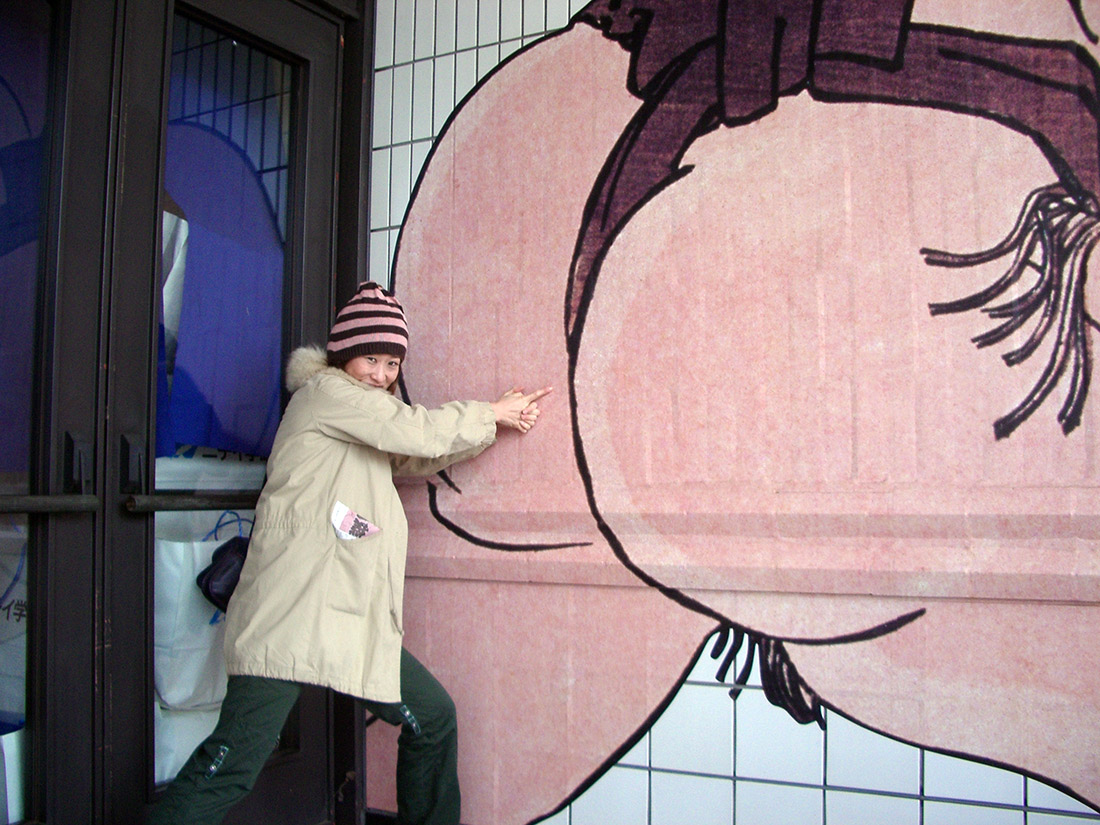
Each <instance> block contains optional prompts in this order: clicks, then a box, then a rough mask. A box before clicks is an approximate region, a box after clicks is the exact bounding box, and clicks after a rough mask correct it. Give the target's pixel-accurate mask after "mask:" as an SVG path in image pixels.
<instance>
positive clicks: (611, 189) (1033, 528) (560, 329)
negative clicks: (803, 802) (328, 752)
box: [368, 0, 1100, 825]
mask: <svg viewBox="0 0 1100 825" xmlns="http://www.w3.org/2000/svg"><path fill="white" fill-rule="evenodd" d="M1096 21H1100V3H1089V2H1080V1H1079V0H1077V1H1075V0H1027V2H1014V3H996V2H992V0H983V2H962V0H915V2H905V1H904V0H772V1H771V2H768V0H762V1H761V2H742V0H635V2H631V1H630V0H621V2H620V1H618V0H598V1H597V2H593V3H590V4H588V5H587V6H585V7H583V8H582V9H581V10H580V11H579V12H578V13H577V14H575V15H574V17H573V20H572V22H571V24H570V25H569V26H568V27H567V28H565V29H564V30H562V31H560V32H558V33H556V34H553V35H551V36H548V37H546V38H545V39H543V40H541V41H539V42H537V43H533V44H531V45H529V46H527V47H526V48H524V49H522V50H521V51H519V52H517V53H516V54H514V55H512V57H510V58H509V59H508V60H507V61H505V63H503V64H502V65H501V66H500V67H498V68H497V69H496V70H495V71H493V72H492V73H491V74H489V75H488V76H487V77H485V78H484V79H483V80H482V82H481V83H479V84H478V86H477V87H476V88H475V89H474V91H473V92H472V93H471V94H470V95H468V96H467V97H466V98H465V99H464V100H463V101H462V103H461V105H460V106H459V107H458V108H457V109H456V110H455V112H454V113H453V115H452V116H451V118H450V120H449V121H448V122H447V124H446V126H445V128H444V129H443V131H442V133H441V134H440V136H439V138H438V140H437V141H436V143H435V145H434V146H433V149H432V152H431V155H430V157H429V159H428V162H427V164H426V165H425V167H424V170H423V172H422V174H421V176H420V178H419V180H418V182H417V184H416V188H415V191H414V196H413V200H412V203H411V205H410V207H409V210H408V212H407V214H406V217H405V220H404V222H403V225H402V230H401V236H400V241H399V245H398V248H397V252H396V256H395V262H394V268H393V273H392V283H393V287H394V289H395V291H396V294H397V295H398V297H399V298H400V299H401V300H402V302H403V303H404V305H405V308H406V311H407V313H408V317H409V319H410V325H415V327H416V333H415V340H416V341H417V349H419V350H420V351H421V352H423V353H424V354H425V355H424V357H422V358H421V357H418V354H417V352H415V351H410V353H409V358H408V361H407V365H406V367H405V369H404V370H403V372H404V375H403V391H404V392H405V394H406V395H407V397H408V398H409V399H411V400H413V401H416V402H419V403H426V404H434V403H438V402H441V401H442V400H444V399H446V398H449V397H459V396H462V397H480V396H483V395H486V394H487V393H490V392H492V391H493V390H494V388H495V387H497V386H498V385H500V386H503V385H505V384H520V385H522V384H527V385H530V386H536V385H538V386H541V385H542V384H553V385H554V386H555V387H556V388H557V391H556V393H555V394H554V395H553V396H551V397H550V398H548V399H547V400H546V402H544V405H543V410H544V412H543V417H542V419H541V421H540V432H537V433H535V434H533V435H532V437H530V438H527V439H523V440H522V443H518V442H519V441H520V440H518V439H517V440H515V441H513V442H509V443H508V444H502V445H500V448H498V449H497V450H496V451H494V452H493V453H492V454H487V455H486V456H484V457H482V458H480V459H478V460H477V461H475V462H471V463H469V464H468V465H464V466H462V467H460V468H457V469H456V470H454V471H453V472H451V473H449V474H447V475H441V476H438V477H435V478H433V479H431V480H429V482H428V483H427V484H425V483H424V482H422V481H421V482H418V483H410V484H407V485H405V486H404V487H403V488H402V494H403V497H404V498H405V501H406V507H407V510H408V512H409V519H410V542H409V546H410V558H409V566H408V573H409V583H408V588H407V591H406V599H407V604H406V616H407V622H406V627H407V628H408V636H407V644H408V645H409V646H410V647H411V648H412V649H413V650H414V651H415V652H416V653H417V654H418V655H421V656H423V657H425V660H426V661H427V662H429V663H430V664H431V666H432V668H433V671H436V672H437V673H438V674H439V675H440V678H441V680H442V681H443V682H444V683H445V684H446V685H447V686H448V689H449V690H450V691H451V693H452V695H453V696H454V697H455V699H456V703H457V705H458V708H459V724H460V727H461V730H462V741H463V756H462V759H461V773H462V779H463V782H464V795H465V798H464V813H463V821H468V822H470V823H472V825H481V824H482V823H502V824H503V823H516V825H519V824H520V823H526V822H534V821H538V820H540V819H543V818H546V817H547V816H549V815H552V814H553V813H554V812H556V811H559V810H561V809H562V808H563V806H565V805H568V804H569V803H570V801H571V800H574V799H576V798H577V797H578V796H579V795H580V794H581V793H583V791H584V790H585V789H586V788H588V787H590V786H591V785H592V783H594V782H595V781H597V780H598V778H599V777H600V776H601V774H603V773H604V772H605V771H606V770H607V769H608V768H609V766H611V765H613V764H614V763H615V761H616V759H618V757H619V756H621V755H622V754H623V753H625V752H626V751H627V750H628V749H629V748H630V747H631V746H632V745H633V744H634V743H636V742H637V741H638V739H639V737H640V736H642V735H643V734H644V733H645V731H646V730H647V729H648V728H649V727H650V726H651V725H652V724H653V723H654V720H655V719H657V718H658V717H659V716H660V713H661V711H662V710H663V708H664V707H666V706H667V704H668V701H669V697H670V696H672V695H673V694H674V693H675V691H676V689H677V687H678V686H679V685H680V684H681V683H682V682H683V680H684V678H685V675H686V673H687V671H688V669H689V668H691V667H692V666H693V663H694V662H695V661H696V659H697V656H699V655H700V654H703V656H702V657H703V658H707V659H709V658H710V657H709V656H707V655H706V654H710V653H712V652H713V655H714V658H713V659H712V660H711V661H712V672H713V675H714V678H715V679H716V680H719V681H725V682H728V683H729V685H730V686H731V687H732V688H733V690H732V695H733V696H734V697H736V696H737V693H738V691H737V687H738V685H739V684H741V683H743V681H744V678H745V675H746V671H747V665H748V664H751V665H752V666H753V667H755V668H757V669H758V672H759V673H760V679H761V683H762V685H763V689H764V693H765V694H766V695H767V698H768V700H769V701H770V702H771V703H772V704H774V705H776V706H778V707H781V708H783V709H784V710H786V711H787V712H788V713H789V714H790V715H791V717H793V718H794V719H796V720H797V721H798V722H801V723H804V724H807V725H822V724H824V720H825V711H828V712H829V713H830V714H832V713H835V714H838V715H840V716H843V717H846V718H847V719H851V720H855V721H857V722H858V723H859V724H860V725H863V726H866V727H867V728H869V729H871V730H873V731H876V732H878V733H880V734H882V735H884V736H888V737H891V738H894V739H897V740H900V741H903V742H907V743H912V744H914V745H917V746H920V747H922V748H927V749H930V750H932V751H936V752H940V753H946V754H953V755H958V756H964V757H966V758H967V759H972V760H975V761H977V762H980V763H984V764H988V765H993V766H999V767H1003V768H1006V769H1011V770H1013V771H1018V772H1020V773H1021V774H1023V775H1025V776H1027V777H1032V778H1034V779H1036V780H1041V781H1042V782H1044V783H1046V784H1048V785H1051V786H1053V787H1055V788H1057V789H1059V790H1061V791H1063V792H1064V793H1066V794H1068V795H1069V796H1071V797H1073V798H1074V799H1076V800H1078V801H1079V802H1080V803H1083V804H1084V805H1086V806H1087V807H1088V808H1089V809H1092V810H1098V811H1100V645H1098V643H1097V641H1096V640H1097V637H1098V634H1100V544H1098V542H1100V495H1098V481H1100V466H1098V462H1100V397H1097V394H1096V392H1095V390H1094V389H1093V388H1092V387H1091V378H1092V355H1091V353H1092V350H1093V347H1094V345H1095V343H1096V341H1097V336H1098V334H1100V324H1098V321H1097V320H1096V318H1097V316H1096V315H1094V313H1096V312H1100V310H1098V309H1097V308H1098V307H1100V283H1097V282H1090V279H1089V274H1090V267H1091V268H1095V264H1094V258H1093V252H1094V248H1095V246H1096V244H1097V241H1098V240H1100V201H1098V196H1100V100H1098V98H1097V89H1098V81H1100V66H1098V63H1097V59H1096V56H1097V54H1100V51H1098V50H1097V47H1096V43H1097V40H1098V39H1097V36H1096V34H1095V33H1094V31H1093V29H1092V28H1091V26H1090V24H1091V23H1095V22H1096ZM482 383H483V384H484V385H482ZM715 634H717V635H715ZM715 639H717V642H715V641H713V640H715ZM705 640H712V641H710V642H709V643H707V645H706V649H705V650H704V649H703V645H704V642H705ZM712 648H713V651H712ZM735 654H737V655H738V656H739V657H740V658H739V660H738V661H739V662H740V663H741V664H738V665H737V666H734V665H733V664H732V663H733V656H734V655H735ZM733 701H737V699H736V698H734V699H733ZM386 748H387V745H386V743H385V742H382V743H381V744H375V745H372V746H371V749H372V756H371V758H372V759H377V760H381V761H382V762H384V761H385V759H386V755H385V754H386ZM371 772H372V773H373V774H374V775H376V776H383V777H384V776H385V774H386V771H385V770H384V769H382V768H375V769H373V770H372V771H371ZM467 789H468V790H467ZM368 793H370V791H369V790H368Z"/></svg>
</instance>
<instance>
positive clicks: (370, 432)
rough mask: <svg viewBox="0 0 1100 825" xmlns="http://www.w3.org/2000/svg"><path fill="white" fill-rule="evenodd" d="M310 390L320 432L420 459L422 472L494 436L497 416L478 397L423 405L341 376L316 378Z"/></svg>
mask: <svg viewBox="0 0 1100 825" xmlns="http://www.w3.org/2000/svg"><path fill="white" fill-rule="evenodd" d="M315 392H316V394H317V395H316V399H315V403H314V404H313V405H312V407H313V417H314V420H315V421H316V423H317V426H318V428H319V429H320V431H321V432H322V433H324V434H325V435H327V436H330V437H331V438H336V439H339V440H341V441H351V442H356V443H360V444H366V445H368V446H370V447H373V448H375V449H376V450H381V451H382V452H384V453H389V454H391V455H393V456H404V457H407V458H409V459H420V460H421V462H420V463H421V465H422V466H423V467H425V468H426V470H425V472H424V473H423V474H425V475H430V474H431V473H432V472H436V471H437V470H436V469H431V466H432V465H433V463H439V466H438V468H437V469H442V468H443V467H446V466H447V465H448V464H451V463H453V462H454V461H456V460H458V459H459V458H461V457H468V456H467V455H466V454H470V455H476V454H477V453H479V452H481V451H482V450H484V449H485V448H486V447H488V446H489V445H490V444H492V443H493V442H494V441H495V440H496V417H495V416H494V415H493V410H492V407H490V406H489V404H488V403H486V402H483V401H452V402H450V403H449V404H444V405H443V406H441V407H437V408H436V409H428V408H426V407H422V406H419V405H411V406H410V405H409V404H406V403H405V402H404V401H402V400H401V399H399V398H396V397H395V396H393V395H390V394H389V393H388V392H384V391H383V390H375V389H363V388H362V387H357V386H354V385H352V384H350V383H348V382H347V381H344V380H342V379H340V378H332V379H329V380H322V381H320V382H318V384H317V386H316V388H315ZM411 463H412V464H414V465H415V462H411ZM410 470H411V472H412V473H413V474H417V470H416V469H415V468H414V467H413V466H410V468H409V470H402V473H405V472H409V471H410ZM395 472H396V465H395Z"/></svg>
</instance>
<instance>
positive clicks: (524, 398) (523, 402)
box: [489, 387, 554, 433]
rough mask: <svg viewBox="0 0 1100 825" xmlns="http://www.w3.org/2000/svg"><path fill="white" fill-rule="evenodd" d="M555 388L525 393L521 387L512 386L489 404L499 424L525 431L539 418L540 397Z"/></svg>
mask: <svg viewBox="0 0 1100 825" xmlns="http://www.w3.org/2000/svg"><path fill="white" fill-rule="evenodd" d="M553 389H554V388H553V387H543V388H542V389H541V390H535V391H534V392H531V393H525V392H524V391H523V389H522V388H520V387H512V389H510V390H508V391H507V392H506V393H504V395H502V396H501V397H500V398H499V399H497V400H496V401H494V402H492V403H491V404H490V405H489V406H491V407H492V408H493V413H495V414H496V417H497V424H499V425H503V426H505V427H510V428H512V429H513V430H519V431H520V432H521V433H525V432H527V431H528V430H529V429H531V428H532V427H533V426H535V422H536V421H537V420H538V417H539V405H538V401H539V399H540V398H542V397H543V396H544V395H547V394H549V393H550V392H552V391H553Z"/></svg>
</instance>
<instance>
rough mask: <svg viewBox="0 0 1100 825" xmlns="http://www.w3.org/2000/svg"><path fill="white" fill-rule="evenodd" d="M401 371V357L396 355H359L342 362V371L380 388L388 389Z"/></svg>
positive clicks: (357, 379)
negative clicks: (344, 362)
mask: <svg viewBox="0 0 1100 825" xmlns="http://www.w3.org/2000/svg"><path fill="white" fill-rule="evenodd" d="M400 371H401V359H400V358H398V357H397V356H396V355H385V354H382V355H359V356H356V357H355V358H352V359H351V360H350V361H348V362H347V363H346V364H344V372H346V373H347V374H348V375H350V376H351V377H352V378H354V379H355V380H356V381H362V382H363V383H364V384H369V385H370V386H372V387H377V388H378V389H380V390H388V389H389V388H390V387H391V386H393V382H394V381H396V380H397V373H398V372H400Z"/></svg>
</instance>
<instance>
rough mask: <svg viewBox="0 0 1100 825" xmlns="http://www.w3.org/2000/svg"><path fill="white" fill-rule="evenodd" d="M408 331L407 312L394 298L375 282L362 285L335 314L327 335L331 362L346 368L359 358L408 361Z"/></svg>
mask: <svg viewBox="0 0 1100 825" xmlns="http://www.w3.org/2000/svg"><path fill="white" fill-rule="evenodd" d="M408 348H409V328H408V326H407V325H406V323H405V311H404V310H403V309H402V308H401V304H399V303H398V302H397V299H396V298H394V297H393V294H392V293H390V292H388V291H386V290H385V289H382V287H380V286H379V285H378V284H376V283H374V282H373V281H369V282H367V283H363V284H360V285H359V289H358V291H357V292H356V293H355V295H354V297H353V298H352V299H351V300H350V301H348V303H347V304H346V305H345V306H344V308H343V309H341V310H340V311H339V312H338V313H337V314H336V323H335V324H333V327H332V331H331V332H330V333H329V334H328V347H327V352H328V361H329V363H330V364H332V365H333V366H343V365H344V364H346V363H347V362H348V361H350V360H351V359H352V358H356V357H358V356H360V355H379V354H386V355H396V356H398V357H399V358H404V357H405V352H406V351H407V350H408Z"/></svg>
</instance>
